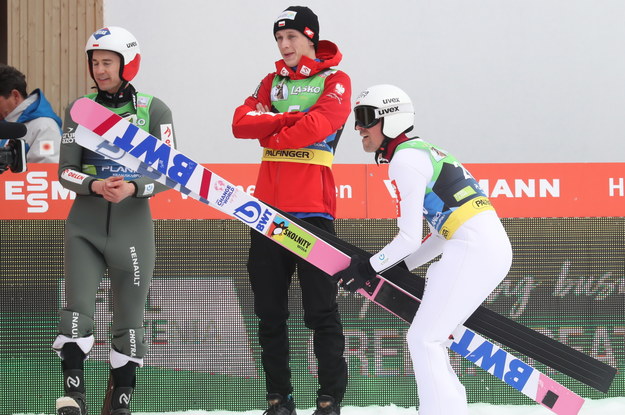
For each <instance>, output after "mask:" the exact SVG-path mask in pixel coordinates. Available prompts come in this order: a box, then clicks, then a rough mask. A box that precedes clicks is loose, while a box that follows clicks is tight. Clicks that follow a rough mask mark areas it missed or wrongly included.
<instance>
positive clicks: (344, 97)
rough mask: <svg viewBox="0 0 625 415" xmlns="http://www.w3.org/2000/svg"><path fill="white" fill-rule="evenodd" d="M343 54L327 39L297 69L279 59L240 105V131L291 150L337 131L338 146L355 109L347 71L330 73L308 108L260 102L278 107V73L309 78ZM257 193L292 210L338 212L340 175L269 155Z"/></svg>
mask: <svg viewBox="0 0 625 415" xmlns="http://www.w3.org/2000/svg"><path fill="white" fill-rule="evenodd" d="M341 58H342V55H341V52H340V51H339V50H338V47H337V46H336V45H335V44H334V43H332V42H329V41H327V40H322V41H320V42H319V45H318V48H317V60H312V59H309V58H307V57H302V59H301V60H300V63H299V66H298V67H297V68H295V70H293V69H292V68H289V67H287V66H286V64H285V63H284V60H280V61H278V62H276V72H273V73H270V74H268V75H267V76H266V77H265V78H264V79H263V80H262V81H261V83H260V85H259V86H258V89H257V90H256V92H254V94H253V95H252V96H250V97H248V98H247V99H246V100H245V103H244V104H243V105H241V106H239V107H238V108H237V109H236V110H235V113H234V118H233V121H232V132H233V134H234V136H235V137H237V138H254V139H258V141H259V142H260V145H261V146H262V147H264V148H269V149H273V150H285V149H301V148H304V147H307V146H310V145H311V144H314V143H322V142H324V141H326V140H327V139H328V137H330V138H329V140H332V138H333V137H334V135H335V134H336V137H335V138H334V142H330V143H329V144H330V146H331V147H332V148H333V149H334V148H335V147H336V143H337V142H338V139H339V136H340V132H341V129H342V127H343V125H344V124H345V121H346V120H347V117H348V116H349V113H350V111H351V104H350V102H351V81H350V78H349V76H347V74H346V73H344V72H342V71H336V72H334V73H332V74H330V75H328V76H327V77H326V78H325V81H324V84H323V85H324V87H323V92H322V93H321V95H320V96H319V98H318V99H317V101H316V102H315V103H314V104H313V105H312V106H311V107H310V108H309V109H308V111H305V112H303V111H302V112H283V113H277V114H275V113H264V114H263V113H259V112H257V111H256V104H257V103H262V104H264V105H266V106H268V107H270V108H272V102H271V89H272V83H273V80H274V78H275V77H276V76H283V77H288V78H289V79H290V80H298V79H306V78H308V77H312V76H315V75H316V74H319V73H320V72H322V71H325V70H327V69H329V68H331V67H333V66H335V65H337V64H338V63H339V62H340V61H341ZM287 84H288V82H287ZM272 109H273V110H274V111H275V108H272ZM337 131H338V134H337ZM254 196H255V197H257V198H259V199H261V200H262V201H264V202H266V203H269V204H271V205H273V206H275V207H277V208H279V209H282V210H284V211H287V212H315V213H326V214H329V215H332V217H336V190H335V184H334V176H333V175H332V169H331V168H330V167H327V166H323V165H317V164H307V163H301V162H298V163H294V162H286V161H267V160H263V161H262V162H261V165H260V171H259V174H258V179H257V182H256V190H255V193H254Z"/></svg>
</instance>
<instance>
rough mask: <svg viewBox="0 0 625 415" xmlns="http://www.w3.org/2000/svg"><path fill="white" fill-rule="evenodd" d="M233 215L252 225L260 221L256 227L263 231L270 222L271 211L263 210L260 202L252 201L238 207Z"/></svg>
mask: <svg viewBox="0 0 625 415" xmlns="http://www.w3.org/2000/svg"><path fill="white" fill-rule="evenodd" d="M233 215H234V216H236V217H237V218H239V219H241V220H242V221H243V222H245V223H249V224H250V225H252V226H253V225H254V224H255V223H256V222H258V224H256V229H257V230H259V231H261V232H262V231H264V230H265V226H267V224H268V223H269V219H270V218H271V211H270V210H269V209H265V211H264V212H263V208H262V207H261V206H260V204H259V203H258V202H253V201H250V202H247V203H245V204H244V205H242V206H239V207H238V208H236V209H235V210H234V214H233Z"/></svg>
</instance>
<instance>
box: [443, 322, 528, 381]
mask: <svg viewBox="0 0 625 415" xmlns="http://www.w3.org/2000/svg"><path fill="white" fill-rule="evenodd" d="M474 338H475V333H473V332H471V331H469V330H465V332H464V334H463V335H462V338H461V339H460V340H457V341H454V342H453V343H452V344H451V346H450V347H449V348H450V349H451V350H453V351H454V352H456V353H458V354H459V355H461V356H463V357H465V358H466V359H467V360H469V361H471V362H473V363H475V364H476V365H478V366H480V367H481V368H482V369H484V370H486V371H487V372H489V373H491V374H493V375H494V376H496V377H497V378H499V379H501V380H503V381H504V382H506V383H507V384H508V385H510V386H512V387H513V388H515V389H517V390H519V391H522V390H523V388H524V387H525V385H526V384H527V381H528V380H529V378H530V376H531V375H532V373H533V372H534V369H533V368H532V367H531V366H528V365H527V364H525V363H524V362H523V361H521V360H519V359H517V358H515V357H513V356H512V355H511V354H509V353H508V352H506V351H505V350H503V349H499V348H498V347H496V346H494V345H493V344H492V343H489V342H487V341H479V338H478V339H477V340H476V341H473V340H474ZM493 349H494V350H493ZM480 360H481V362H480V363H478V362H479V361H480ZM491 369H492V370H491Z"/></svg>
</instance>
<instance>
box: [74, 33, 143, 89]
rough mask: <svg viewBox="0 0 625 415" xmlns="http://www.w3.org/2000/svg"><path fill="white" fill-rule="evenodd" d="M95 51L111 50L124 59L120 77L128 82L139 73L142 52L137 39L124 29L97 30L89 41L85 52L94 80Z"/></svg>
mask: <svg viewBox="0 0 625 415" xmlns="http://www.w3.org/2000/svg"><path fill="white" fill-rule="evenodd" d="M94 50H110V51H112V52H116V53H117V54H119V55H120V56H121V58H122V62H121V65H120V69H119V76H120V78H121V79H122V80H124V81H126V82H130V81H132V79H133V78H134V77H135V76H136V75H137V72H139V65H140V63H141V50H140V49H139V42H137V39H136V38H135V37H134V36H133V35H132V33H130V32H129V31H127V30H126V29H124V28H122V27H116V26H108V27H103V28H102V29H100V30H97V31H96V32H95V33H94V34H92V35H91V36H90V37H89V40H87V45H86V46H85V52H87V59H88V65H89V72H90V73H91V77H92V78H93V69H92V67H91V54H92V52H93V51H94Z"/></svg>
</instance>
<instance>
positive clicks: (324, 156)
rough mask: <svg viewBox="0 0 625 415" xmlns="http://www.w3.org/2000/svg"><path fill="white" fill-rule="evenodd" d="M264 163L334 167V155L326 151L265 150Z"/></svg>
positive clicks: (305, 149) (302, 149) (307, 149)
mask: <svg viewBox="0 0 625 415" xmlns="http://www.w3.org/2000/svg"><path fill="white" fill-rule="evenodd" d="M263 161H286V162H289V163H305V164H318V165H320V166H326V167H332V162H333V161H334V154H332V153H331V152H329V151H325V150H316V149H310V148H299V149H294V150H291V149H289V150H273V149H270V148H265V149H263Z"/></svg>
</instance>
